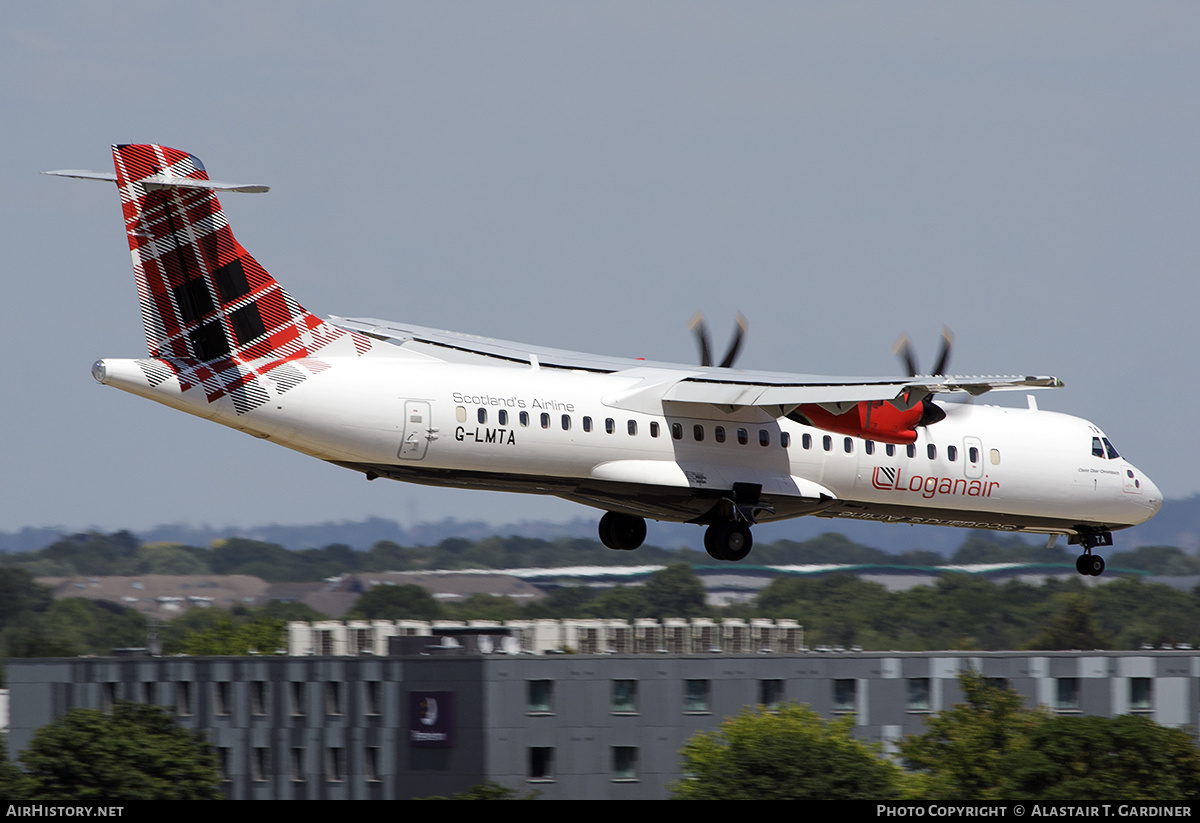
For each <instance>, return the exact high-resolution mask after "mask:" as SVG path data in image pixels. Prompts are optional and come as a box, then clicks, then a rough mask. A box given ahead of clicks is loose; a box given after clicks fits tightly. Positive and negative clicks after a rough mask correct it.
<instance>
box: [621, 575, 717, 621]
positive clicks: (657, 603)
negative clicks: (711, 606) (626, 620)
mask: <svg viewBox="0 0 1200 823" xmlns="http://www.w3.org/2000/svg"><path fill="white" fill-rule="evenodd" d="M642 588H643V589H644V594H645V599H646V605H647V606H648V607H649V613H648V614H643V615H638V617H699V616H700V615H703V614H705V613H706V612H707V609H706V608H705V605H704V597H705V595H704V584H703V583H702V582H700V578H699V576H697V574H696V572H694V571H693V570H692V567H691V566H689V565H688V564H687V563H672V564H671V565H670V566H667V567H666V568H665V569H662V570H661V571H658V572H655V573H654V574H652V575H650V577H649V578H647V579H646V583H645V585H644V586H643V587H642Z"/></svg>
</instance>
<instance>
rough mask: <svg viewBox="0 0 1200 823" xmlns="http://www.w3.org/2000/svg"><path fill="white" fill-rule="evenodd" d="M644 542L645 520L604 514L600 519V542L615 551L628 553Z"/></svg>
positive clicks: (613, 513)
mask: <svg viewBox="0 0 1200 823" xmlns="http://www.w3.org/2000/svg"><path fill="white" fill-rule="evenodd" d="M645 540H646V519H645V518H644V517H637V516H635V515H632V514H618V513H617V512H605V514H604V516H603V517H601V518H600V542H601V543H603V544H604V545H606V546H608V547H609V548H610V549H615V550H616V551H623V552H629V551H633V550H634V549H636V548H637V547H638V546H640V545H642V543H643V542H644V541H645Z"/></svg>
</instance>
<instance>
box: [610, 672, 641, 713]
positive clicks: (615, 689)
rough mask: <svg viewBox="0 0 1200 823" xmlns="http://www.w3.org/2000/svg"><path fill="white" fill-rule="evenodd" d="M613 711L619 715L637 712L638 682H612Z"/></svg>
mask: <svg viewBox="0 0 1200 823" xmlns="http://www.w3.org/2000/svg"><path fill="white" fill-rule="evenodd" d="M612 711H613V712H615V713H618V714H635V713H636V712H637V681H636V680H614V681H613V682H612Z"/></svg>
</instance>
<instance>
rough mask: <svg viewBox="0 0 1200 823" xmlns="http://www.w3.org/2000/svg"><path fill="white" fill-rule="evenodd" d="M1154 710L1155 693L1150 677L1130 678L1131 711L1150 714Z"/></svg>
mask: <svg viewBox="0 0 1200 823" xmlns="http://www.w3.org/2000/svg"><path fill="white" fill-rule="evenodd" d="M1153 709H1154V692H1153V689H1152V687H1151V681H1150V678H1149V677H1131V678H1129V710H1130V711H1131V712H1148V711H1153Z"/></svg>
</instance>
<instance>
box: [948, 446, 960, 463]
mask: <svg viewBox="0 0 1200 823" xmlns="http://www.w3.org/2000/svg"><path fill="white" fill-rule="evenodd" d="M946 459H947V460H949V461H950V462H951V463H953V462H954V461H955V460H957V459H958V446H947V447H946Z"/></svg>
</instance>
